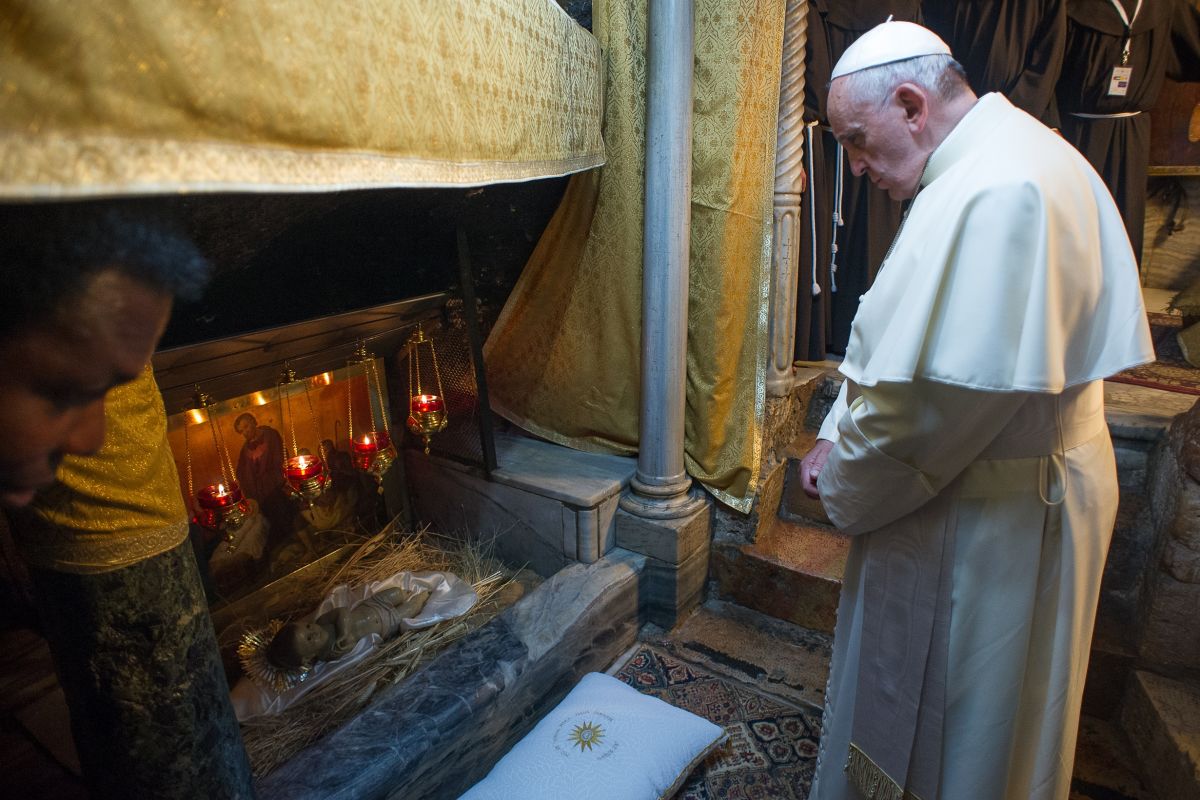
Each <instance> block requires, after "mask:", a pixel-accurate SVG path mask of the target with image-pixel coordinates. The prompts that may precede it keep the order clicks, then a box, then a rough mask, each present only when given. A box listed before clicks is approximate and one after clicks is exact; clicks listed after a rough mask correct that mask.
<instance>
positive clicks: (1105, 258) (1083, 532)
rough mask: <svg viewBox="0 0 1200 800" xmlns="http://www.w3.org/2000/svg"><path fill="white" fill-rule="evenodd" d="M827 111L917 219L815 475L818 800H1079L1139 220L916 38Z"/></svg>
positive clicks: (921, 31) (850, 85)
mask: <svg viewBox="0 0 1200 800" xmlns="http://www.w3.org/2000/svg"><path fill="white" fill-rule="evenodd" d="M829 119H830V123H831V125H832V127H833V131H834V134H835V135H836V136H837V138H838V140H839V141H841V142H842V144H843V145H844V146H845V148H846V153H847V156H848V158H849V163H850V165H851V167H852V169H853V170H854V172H855V174H862V173H866V174H867V175H868V176H869V177H870V179H871V180H872V181H873V182H874V183H875V184H877V185H878V186H880V187H882V188H883V189H886V190H887V191H888V192H889V193H890V194H891V196H892V197H893V198H896V199H911V201H912V202H911V204H910V206H909V209H908V212H907V216H906V219H905V221H904V223H903V225H902V226H901V229H900V232H899V233H898V234H897V236H896V240H895V241H894V242H893V245H892V248H891V250H890V251H889V253H888V255H887V256H886V257H885V259H884V261H883V264H882V266H881V268H880V272H879V276H878V277H877V278H876V281H875V283H874V285H873V286H872V287H871V289H870V290H869V291H868V292H867V293H866V294H865V295H863V297H862V298H861V302H860V305H859V310H858V314H857V316H856V317H855V320H854V325H853V329H852V331H851V335H850V342H849V346H848V349H847V351H846V358H845V361H844V362H843V363H842V365H841V372H842V373H843V374H844V375H845V377H846V380H845V381H844V383H843V386H842V392H841V395H840V396H839V398H838V401H837V403H836V404H835V406H834V408H833V410H832V411H831V412H830V414H829V416H828V417H827V418H826V420H825V423H824V425H823V426H822V428H821V432H820V434H819V439H818V441H817V444H816V446H815V447H814V448H813V450H812V451H811V452H810V453H809V454H808V455H807V456H806V457H805V460H804V464H803V465H802V470H803V475H804V478H805V481H806V486H805V488H806V489H807V490H808V491H809V493H810V494H813V495H814V496H815V495H818V494H819V496H820V497H821V499H822V501H823V503H824V505H825V509H826V511H827V512H828V514H829V518H830V519H831V520H833V522H834V523H835V524H836V525H837V526H838V528H839V529H841V530H842V531H843V532H845V533H849V534H852V535H853V543H852V546H851V551H850V558H849V561H848V563H847V566H846V576H845V582H844V585H843V589H842V598H841V605H840V607H839V609H838V620H837V629H836V632H835V635H834V652H833V665H832V670H831V674H830V678H829V685H828V688H827V691H826V709H825V726H824V735H823V737H822V740H821V746H820V753H819V756H818V760H817V774H816V779H815V783H814V787H813V792H812V795H811V796H812V797H813V798H815V800H838V799H839V798H857V797H868V798H873V799H874V798H882V799H883V800H901V798H910V797H911V798H919V799H920V800H938V798H942V799H943V800H968V798H969V800H989V799H991V798H995V799H996V800H1000V799H1001V798H1003V799H1005V800H1018V798H1019V800H1034V799H1038V798H1045V799H1046V800H1050V799H1051V798H1057V799H1062V800H1065V798H1066V797H1067V794H1068V790H1069V787H1070V781H1071V770H1072V763H1073V759H1074V750H1075V736H1076V729H1077V727H1078V722H1079V706H1080V700H1081V696H1082V692H1083V680H1084V675H1085V673H1086V671H1087V662H1088V647H1089V642H1090V640H1091V634H1092V624H1093V621H1094V619H1095V613H1096V602H1097V596H1098V592H1099V587H1100V577H1101V573H1102V570H1103V566H1104V558H1105V553H1106V552H1107V549H1108V543H1109V539H1110V537H1111V534H1112V527H1113V522H1114V520H1115V516H1116V508H1117V481H1116V466H1115V462H1114V458H1113V451H1112V445H1111V442H1110V440H1109V435H1108V429H1107V427H1106V425H1105V420H1104V394H1103V388H1102V387H1103V385H1102V382H1101V381H1102V379H1103V378H1104V377H1106V376H1108V375H1111V374H1112V373H1115V372H1118V371H1120V370H1122V369H1124V368H1126V367H1129V366H1131V365H1134V364H1138V363H1142V362H1145V361H1149V360H1152V359H1153V350H1152V348H1151V344H1150V336H1149V329H1148V327H1147V325H1146V318H1145V311H1144V309H1143V307H1142V300H1141V291H1140V288H1139V285H1138V276H1137V268H1136V266H1135V263H1134V258H1133V253H1132V251H1131V249H1130V246H1129V241H1128V239H1127V238H1126V234H1125V228H1124V225H1123V224H1122V222H1121V216H1120V214H1119V213H1118V211H1117V208H1116V206H1115V205H1114V203H1113V200H1112V197H1111V195H1110V194H1109V192H1108V190H1107V189H1106V188H1105V186H1104V184H1103V183H1102V182H1101V180H1100V178H1099V177H1098V176H1097V175H1096V173H1095V172H1094V171H1093V170H1092V168H1091V167H1090V166H1089V165H1088V163H1087V162H1086V161H1085V160H1084V158H1083V157H1082V156H1081V155H1080V154H1079V153H1078V152H1077V151H1076V150H1075V149H1074V148H1073V147H1071V145H1070V144H1068V143H1067V142H1065V141H1064V140H1062V139H1061V138H1060V137H1059V136H1057V135H1056V134H1055V133H1053V132H1052V131H1051V130H1049V129H1048V128H1046V127H1045V126H1043V125H1042V124H1041V123H1039V122H1038V121H1037V120H1035V119H1033V118H1032V117H1030V116H1029V115H1027V114H1025V113H1024V112H1023V111H1020V110H1018V109H1016V108H1015V107H1014V106H1013V105H1011V104H1010V103H1009V102H1008V101H1007V100H1006V99H1005V98H1004V97H1003V96H1001V95H998V94H989V95H985V96H983V97H979V98H977V97H976V96H975V95H974V93H973V92H972V91H971V89H970V88H969V87H968V85H967V83H966V81H965V79H964V78H963V73H962V68H961V67H960V66H959V65H958V64H957V63H956V62H955V61H954V60H953V59H952V57H951V56H950V51H949V48H947V46H946V45H945V43H944V42H942V40H941V39H939V38H938V37H937V36H935V35H934V34H933V33H931V32H930V31H928V30H926V29H925V28H922V27H920V26H918V25H914V24H911V23H906V22H886V23H884V24H882V25H880V26H878V27H876V28H874V29H872V30H871V31H869V32H868V33H867V34H865V35H863V36H862V37H861V38H860V39H859V40H858V41H857V42H856V43H855V44H854V45H853V46H851V47H850V48H849V49H848V50H847V51H846V53H845V54H844V55H843V57H842V58H841V60H840V61H839V62H838V64H837V65H836V66H835V67H834V70H833V80H832V82H831V84H830V89H829Z"/></svg>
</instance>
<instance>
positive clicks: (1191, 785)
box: [1121, 670, 1200, 800]
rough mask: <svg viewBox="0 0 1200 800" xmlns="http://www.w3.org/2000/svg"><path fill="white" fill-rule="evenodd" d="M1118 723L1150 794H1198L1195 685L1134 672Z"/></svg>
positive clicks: (1174, 798) (1167, 799)
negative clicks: (1119, 722) (1130, 745)
mask: <svg viewBox="0 0 1200 800" xmlns="http://www.w3.org/2000/svg"><path fill="white" fill-rule="evenodd" d="M1121 727H1122V728H1123V729H1124V731H1125V732H1126V734H1127V735H1128V737H1129V740H1130V742H1131V743H1132V744H1133V749H1134V752H1135V753H1136V754H1137V760H1138V762H1139V763H1140V765H1141V768H1142V772H1143V778H1144V779H1145V780H1146V782H1147V783H1149V784H1150V786H1151V787H1153V789H1154V792H1155V794H1154V796H1155V797H1161V798H1163V800H1183V798H1193V797H1200V686H1197V685H1196V684H1195V683H1194V682H1185V681H1180V680H1174V679H1171V678H1164V677H1162V676H1160V675H1155V674H1154V673H1152V672H1144V671H1141V670H1138V671H1136V672H1134V674H1133V680H1131V681H1130V685H1129V691H1128V693H1127V694H1126V696H1125V702H1124V703H1123V705H1122V709H1121Z"/></svg>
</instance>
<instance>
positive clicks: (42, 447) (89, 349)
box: [0, 270, 171, 507]
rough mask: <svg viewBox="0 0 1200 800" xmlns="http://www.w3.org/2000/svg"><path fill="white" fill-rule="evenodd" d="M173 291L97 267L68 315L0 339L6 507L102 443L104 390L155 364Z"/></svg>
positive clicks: (1, 472) (1, 485)
mask: <svg viewBox="0 0 1200 800" xmlns="http://www.w3.org/2000/svg"><path fill="white" fill-rule="evenodd" d="M170 312H171V297H170V295H169V294H167V293H164V292H159V291H156V290H154V289H152V288H150V287H148V286H145V285H144V284H142V283H140V282H138V281H136V280H134V279H132V278H130V277H128V276H126V275H123V274H121V273H119V272H116V271H114V270H105V271H102V272H99V273H97V274H96V275H95V276H94V277H92V279H91V280H90V282H89V283H88V285H87V287H86V290H85V291H84V292H83V293H82V294H81V296H80V297H79V299H78V300H77V301H76V303H75V304H74V305H73V306H71V307H70V308H69V309H67V312H66V313H65V314H63V315H62V319H57V320H47V321H46V322H45V324H43V325H39V326H37V327H35V328H31V329H26V330H22V331H20V332H18V333H16V334H13V335H11V336H9V337H8V338H7V339H6V340H4V341H3V342H0V505H6V506H10V507H17V506H23V505H26V504H27V503H29V502H30V501H31V500H32V499H33V494H34V491H35V490H36V489H38V488H40V487H42V486H45V485H47V484H49V483H52V482H53V480H54V472H55V468H56V467H57V466H58V462H59V461H60V460H61V459H62V457H63V456H64V455H66V454H68V453H70V454H78V455H83V454H87V453H92V452H95V451H96V450H97V449H99V447H100V445H101V444H102V443H103V441H104V395H105V394H106V393H107V392H108V390H109V389H111V388H112V387H114V386H116V385H118V384H121V383H125V382H127V381H131V380H133V379H134V378H136V377H137V376H138V374H139V373H140V372H141V370H142V368H143V367H144V366H145V365H146V362H147V361H149V359H150V355H151V354H152V353H153V351H154V346H155V344H157V342H158V339H159V337H160V336H161V335H162V332H163V329H164V328H165V327H166V324H167V318H168V316H169V315H170Z"/></svg>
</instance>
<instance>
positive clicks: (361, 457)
mask: <svg viewBox="0 0 1200 800" xmlns="http://www.w3.org/2000/svg"><path fill="white" fill-rule="evenodd" d="M350 364H351V366H355V365H361V366H362V370H363V375H364V377H365V378H366V379H367V409H368V411H369V412H370V415H369V419H368V422H369V425H370V430H367V431H362V432H361V433H359V434H357V435H356V434H355V432H354V389H353V386H352V384H351V382H350V381H346V412H347V413H346V418H347V426H346V427H347V428H348V430H349V434H350V458H351V460H352V461H353V463H354V466H355V467H357V468H358V469H361V470H363V471H364V472H367V473H369V474H370V475H371V476H372V477H374V478H375V481H376V482H377V483H379V484H380V485H381V486H382V482H383V475H384V473H385V472H387V471H388V468H390V467H391V466H392V463H393V462H394V461H395V460H396V448H395V446H394V445H393V444H392V432H391V428H390V427H389V426H388V418H387V405H386V404H385V403H384V401H383V384H382V382H381V381H380V380H379V368H378V366H377V365H376V363H375V356H373V355H372V354H371V353H369V352H367V346H366V343H365V342H361V341H360V342H359V343H358V347H357V348H356V349H355V351H354V358H353V359H352V360H351V362H350ZM372 388H374V390H375V396H376V398H377V399H378V401H379V411H380V416H381V417H382V418H383V425H382V426H378V425H376V424H375V409H374V408H373V407H372V406H371V390H372Z"/></svg>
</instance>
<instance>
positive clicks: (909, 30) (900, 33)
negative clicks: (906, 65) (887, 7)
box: [830, 18, 950, 80]
mask: <svg viewBox="0 0 1200 800" xmlns="http://www.w3.org/2000/svg"><path fill="white" fill-rule="evenodd" d="M935 55H946V56H948V55H950V47H949V46H948V45H947V44H946V43H945V42H943V41H942V40H941V39H940V38H939V37H938V35H937V34H936V33H934V32H933V31H931V30H929V29H928V28H923V27H921V26H920V25H917V24H916V23H914V22H892V21H891V19H890V18H889V20H888V21H887V22H883V23H880V24H879V25H876V26H875V27H874V28H871V30H869V31H867V32H866V33H864V34H863V35H862V36H860V37H858V38H857V39H856V40H855V41H854V43H853V44H851V45H850V46H849V47H847V48H846V52H845V53H843V54H842V57H841V58H839V59H838V62H837V64H835V65H834V67H833V75H832V76H831V77H830V80H833V79H834V78H840V77H842V76H843V75H849V74H850V73H852V72H858V71H859V70H863V69H869V68H871V67H878V66H881V65H883V64H890V63H892V62H893V61H903V60H905V59H906V58H916V57H917V56H935Z"/></svg>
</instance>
